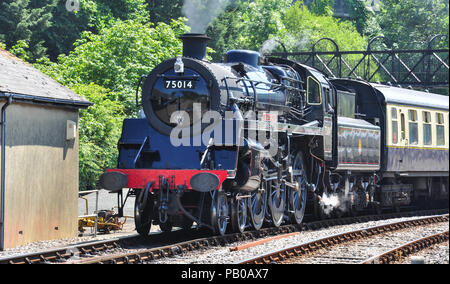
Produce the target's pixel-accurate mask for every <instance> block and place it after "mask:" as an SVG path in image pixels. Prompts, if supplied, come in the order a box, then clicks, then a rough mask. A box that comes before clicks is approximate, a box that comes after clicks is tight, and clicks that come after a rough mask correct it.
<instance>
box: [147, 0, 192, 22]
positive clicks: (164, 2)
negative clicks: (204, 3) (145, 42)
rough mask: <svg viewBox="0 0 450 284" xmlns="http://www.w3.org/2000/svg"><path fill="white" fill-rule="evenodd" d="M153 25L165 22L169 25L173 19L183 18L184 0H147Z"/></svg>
mask: <svg viewBox="0 0 450 284" xmlns="http://www.w3.org/2000/svg"><path fill="white" fill-rule="evenodd" d="M147 3H148V9H149V10H150V20H151V22H152V23H155V24H156V23H159V22H163V23H166V24H169V23H170V22H171V21H172V19H178V18H180V17H182V16H183V14H182V9H183V3H184V0H147Z"/></svg>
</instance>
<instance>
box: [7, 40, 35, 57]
mask: <svg viewBox="0 0 450 284" xmlns="http://www.w3.org/2000/svg"><path fill="white" fill-rule="evenodd" d="M28 48H29V46H28V44H27V43H26V42H25V41H23V40H19V41H17V44H16V45H14V46H13V47H11V49H10V50H9V51H10V52H11V53H12V54H14V55H15V56H17V57H19V58H20V59H22V60H24V61H27V60H29V59H30V58H29V56H28V55H27V51H26V50H27V49H28Z"/></svg>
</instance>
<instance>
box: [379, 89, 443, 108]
mask: <svg viewBox="0 0 450 284" xmlns="http://www.w3.org/2000/svg"><path fill="white" fill-rule="evenodd" d="M371 85H372V87H374V88H375V89H376V90H378V91H379V92H380V93H381V94H382V95H383V96H384V99H385V101H386V103H392V104H405V105H412V106H419V107H429V108H436V109H444V110H448V109H449V97H448V96H444V95H438V94H433V93H427V92H421V91H416V90H411V89H406V88H397V87H392V86H386V85H381V84H373V83H372V84H371Z"/></svg>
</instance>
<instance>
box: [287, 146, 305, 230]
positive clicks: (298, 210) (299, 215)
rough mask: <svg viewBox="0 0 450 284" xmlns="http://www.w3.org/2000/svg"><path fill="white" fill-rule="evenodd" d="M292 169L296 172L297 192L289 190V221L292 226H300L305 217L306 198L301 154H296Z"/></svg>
mask: <svg viewBox="0 0 450 284" xmlns="http://www.w3.org/2000/svg"><path fill="white" fill-rule="evenodd" d="M292 169H293V170H294V171H295V172H298V175H296V176H295V177H294V180H295V181H296V182H297V185H298V188H297V190H294V189H291V190H290V195H289V203H290V207H291V210H292V213H291V214H290V217H291V221H292V223H294V224H301V223H302V221H303V218H304V217H305V208H306V198H307V193H308V189H307V183H308V182H307V176H306V171H305V167H304V162H303V153H302V152H299V153H297V155H296V157H295V159H294V164H293V166H292Z"/></svg>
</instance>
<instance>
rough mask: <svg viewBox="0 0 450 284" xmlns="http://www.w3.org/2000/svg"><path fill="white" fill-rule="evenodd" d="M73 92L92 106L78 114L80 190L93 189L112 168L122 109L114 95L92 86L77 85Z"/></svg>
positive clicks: (120, 127) (122, 116)
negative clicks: (108, 169)
mask: <svg viewBox="0 0 450 284" xmlns="http://www.w3.org/2000/svg"><path fill="white" fill-rule="evenodd" d="M73 90H74V91H75V92H76V93H78V94H80V95H82V96H84V97H85V98H87V99H88V100H89V101H91V102H93V103H94V105H93V106H91V107H89V108H88V109H86V110H81V111H80V123H79V129H80V144H79V145H80V146H79V153H80V169H79V171H80V175H79V176H80V189H81V190H90V189H95V187H96V185H97V182H98V179H99V177H100V175H101V174H102V173H103V172H104V170H105V169H106V168H114V167H116V164H117V156H118V153H117V151H116V150H114V149H115V148H116V147H117V141H118V140H119V138H120V133H121V130H122V122H123V119H124V107H123V105H122V104H121V103H120V102H119V101H118V100H117V94H116V93H113V92H110V91H109V90H108V89H105V88H103V87H100V86H98V85H95V84H88V85H77V86H74V87H73Z"/></svg>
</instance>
